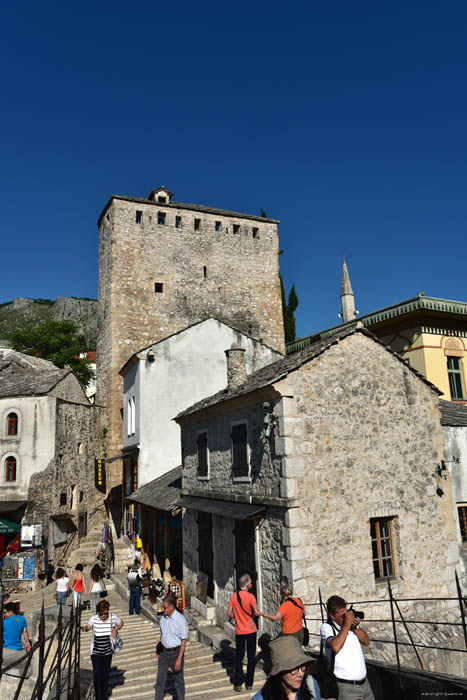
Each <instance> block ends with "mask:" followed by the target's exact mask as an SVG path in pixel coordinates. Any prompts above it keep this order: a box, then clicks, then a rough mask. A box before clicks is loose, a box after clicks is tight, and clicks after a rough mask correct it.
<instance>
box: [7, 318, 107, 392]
mask: <svg viewBox="0 0 467 700" xmlns="http://www.w3.org/2000/svg"><path fill="white" fill-rule="evenodd" d="M10 340H11V343H12V345H13V348H14V349H15V350H18V351H19V352H24V353H25V354H26V355H34V357H42V359H44V360H50V361H51V362H53V363H54V365H56V366H57V367H62V368H63V367H65V365H68V366H69V367H71V369H72V370H73V372H74V373H75V374H76V376H77V377H78V379H79V381H80V382H81V384H82V385H83V386H84V387H85V386H87V384H88V383H89V382H90V380H91V379H93V377H94V370H93V369H92V368H91V367H90V365H89V362H88V361H87V360H85V359H80V357H79V354H80V352H83V350H84V349H85V345H84V340H83V338H82V336H81V335H80V334H79V333H78V330H77V328H76V326H75V324H74V323H73V322H72V321H42V323H39V324H36V325H26V326H24V327H23V328H20V329H19V330H16V331H13V332H12V334H11V336H10Z"/></svg>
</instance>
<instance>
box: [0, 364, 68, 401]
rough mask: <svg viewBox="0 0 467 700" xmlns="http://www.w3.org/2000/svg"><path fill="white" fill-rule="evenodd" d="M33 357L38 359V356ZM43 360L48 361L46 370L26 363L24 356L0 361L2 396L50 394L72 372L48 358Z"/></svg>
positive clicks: (0, 389)
mask: <svg viewBox="0 0 467 700" xmlns="http://www.w3.org/2000/svg"><path fill="white" fill-rule="evenodd" d="M33 359H34V360H36V361H37V359H38V358H33ZM43 362H46V363H47V365H46V369H45V371H44V368H43V367H40V368H39V366H31V365H30V366H27V365H25V364H24V362H23V361H22V358H13V357H7V358H5V359H4V360H2V361H0V398H2V397H7V396H41V395H44V394H48V393H49V392H50V391H52V389H54V388H55V387H56V386H57V384H58V383H59V382H60V381H61V380H62V379H64V377H66V376H67V375H68V374H71V373H72V372H71V370H70V369H59V368H58V367H55V365H53V364H52V363H51V362H47V360H43ZM50 367H52V368H53V369H50Z"/></svg>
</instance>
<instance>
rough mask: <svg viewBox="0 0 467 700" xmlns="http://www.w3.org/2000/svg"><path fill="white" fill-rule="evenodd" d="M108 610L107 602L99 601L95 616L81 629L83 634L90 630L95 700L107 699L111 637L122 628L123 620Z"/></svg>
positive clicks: (115, 635) (114, 636) (110, 661)
mask: <svg viewBox="0 0 467 700" xmlns="http://www.w3.org/2000/svg"><path fill="white" fill-rule="evenodd" d="M109 608H110V605H109V602H108V601H107V600H101V601H100V602H99V604H98V606H97V614H95V615H93V616H92V617H91V619H90V620H89V622H88V624H87V625H84V626H83V627H81V629H82V630H83V632H88V631H89V630H90V629H92V640H91V661H92V668H93V671H94V691H95V696H96V700H106V698H107V686H108V684H109V675H110V665H111V663H112V644H111V637H113V638H114V639H116V637H117V632H118V630H119V629H121V628H122V627H123V620H120V618H119V617H118V616H117V615H115V614H114V613H110V612H109Z"/></svg>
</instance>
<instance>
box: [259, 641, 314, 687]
mask: <svg viewBox="0 0 467 700" xmlns="http://www.w3.org/2000/svg"><path fill="white" fill-rule="evenodd" d="M269 646H270V650H271V661H272V668H271V674H270V676H269V678H268V680H267V681H266V683H265V684H264V686H263V687H262V689H261V690H260V691H258V692H257V693H256V695H254V696H253V698H252V700H321V695H320V692H319V686H318V683H317V682H316V680H315V679H314V678H313V676H310V675H307V668H308V665H309V664H311V663H312V661H313V659H312V658H311V657H310V656H308V655H307V654H305V652H304V651H303V649H302V646H301V644H300V642H299V641H298V639H297V638H296V637H294V636H293V635H288V636H285V637H278V638H277V639H274V641H272V642H271V644H270V645H269Z"/></svg>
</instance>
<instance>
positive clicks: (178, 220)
mask: <svg viewBox="0 0 467 700" xmlns="http://www.w3.org/2000/svg"><path fill="white" fill-rule="evenodd" d="M181 226H182V217H181V216H176V217H175V228H181Z"/></svg>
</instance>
